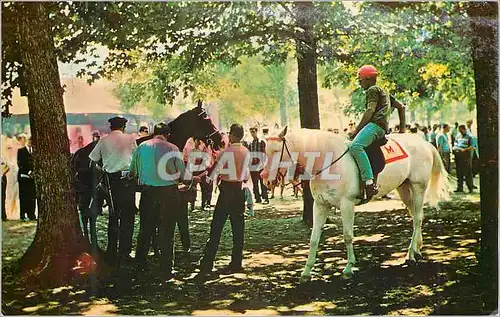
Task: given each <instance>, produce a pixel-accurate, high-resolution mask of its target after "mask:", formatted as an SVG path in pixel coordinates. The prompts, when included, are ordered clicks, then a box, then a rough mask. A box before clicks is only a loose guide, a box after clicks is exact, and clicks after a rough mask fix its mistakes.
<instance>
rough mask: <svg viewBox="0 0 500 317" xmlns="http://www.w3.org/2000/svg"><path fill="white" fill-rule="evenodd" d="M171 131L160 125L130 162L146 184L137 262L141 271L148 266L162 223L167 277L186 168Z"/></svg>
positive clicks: (162, 257) (132, 171) (162, 265)
mask: <svg viewBox="0 0 500 317" xmlns="http://www.w3.org/2000/svg"><path fill="white" fill-rule="evenodd" d="M169 133H170V128H169V127H168V125H167V124H165V123H163V122H162V123H158V124H156V125H155V127H154V132H153V135H154V137H153V138H152V139H151V140H148V141H145V142H143V143H142V144H141V145H140V146H139V147H138V148H137V150H136V151H135V153H134V155H133V157H132V162H131V164H130V174H131V175H132V176H134V177H137V179H138V183H139V184H140V185H141V186H142V194H141V201H140V204H139V210H140V219H141V221H140V231H139V239H138V243H137V252H136V261H137V265H138V267H139V269H140V270H145V269H146V268H147V262H146V256H147V254H148V251H149V248H150V245H151V239H152V237H153V235H154V234H155V229H156V227H157V226H158V230H159V241H158V244H159V247H160V250H161V253H160V254H161V255H160V268H161V274H162V275H163V277H165V278H166V279H170V278H171V277H172V267H173V259H174V232H175V225H176V223H177V219H178V217H179V211H180V210H179V208H180V197H179V189H178V187H177V184H178V183H179V181H180V179H182V178H183V177H184V171H185V167H184V163H183V161H182V154H181V152H180V151H179V148H178V147H177V146H176V145H174V144H172V143H170V142H168V140H167V139H168V135H169Z"/></svg>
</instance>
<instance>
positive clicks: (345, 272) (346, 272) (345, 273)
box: [342, 267, 354, 279]
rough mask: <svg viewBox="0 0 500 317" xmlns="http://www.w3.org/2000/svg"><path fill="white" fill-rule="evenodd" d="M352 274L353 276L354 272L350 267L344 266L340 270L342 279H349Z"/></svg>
mask: <svg viewBox="0 0 500 317" xmlns="http://www.w3.org/2000/svg"><path fill="white" fill-rule="evenodd" d="M353 276H354V272H353V271H352V268H351V267H346V268H344V270H343V271H342V278H344V279H349V278H351V277H353Z"/></svg>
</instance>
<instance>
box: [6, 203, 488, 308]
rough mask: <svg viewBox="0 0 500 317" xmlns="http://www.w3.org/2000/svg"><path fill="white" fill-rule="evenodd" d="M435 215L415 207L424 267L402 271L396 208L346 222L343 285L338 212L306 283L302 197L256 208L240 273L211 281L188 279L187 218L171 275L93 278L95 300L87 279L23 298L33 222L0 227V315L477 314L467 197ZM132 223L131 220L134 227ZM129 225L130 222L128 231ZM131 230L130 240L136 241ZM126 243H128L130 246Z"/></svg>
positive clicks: (198, 249)
mask: <svg viewBox="0 0 500 317" xmlns="http://www.w3.org/2000/svg"><path fill="white" fill-rule="evenodd" d="M453 198H454V199H453V200H452V201H451V202H448V203H445V204H443V208H442V210H441V211H440V212H438V213H436V212H435V211H431V210H426V213H425V220H424V224H423V234H424V247H423V255H424V260H423V261H421V262H420V263H419V264H418V265H417V266H407V265H405V263H404V260H405V259H404V258H405V255H406V251H407V247H408V245H409V241H410V237H411V232H412V222H411V218H410V217H409V215H408V213H407V211H406V210H404V209H402V208H401V204H400V202H399V201H396V200H390V201H378V202H374V203H370V204H368V205H366V206H364V207H359V208H358V209H357V213H356V220H355V225H356V226H355V236H356V237H357V238H356V240H355V246H354V248H355V253H356V257H357V260H358V263H357V265H356V267H357V269H358V271H357V272H356V274H355V276H354V277H353V278H351V279H344V278H342V276H341V271H342V269H343V266H344V265H345V262H346V260H345V258H346V251H345V246H344V244H343V240H342V225H341V220H340V215H339V213H336V214H334V213H333V212H332V214H331V216H330V218H331V223H330V224H327V225H326V226H325V229H324V233H323V236H322V241H321V243H320V249H319V253H318V260H317V262H316V265H315V268H314V269H313V274H314V275H313V279H312V281H311V282H309V283H306V284H299V283H298V278H299V275H300V272H301V271H302V269H303V267H304V264H305V261H306V259H307V251H308V243H309V236H310V229H309V228H307V227H306V226H305V225H304V224H303V223H302V222H301V214H300V209H301V201H298V200H295V199H293V198H285V200H280V199H279V198H277V199H275V200H274V201H273V202H272V203H271V205H269V206H262V205H258V206H259V207H258V208H257V209H256V216H255V217H252V218H247V222H246V228H245V239H246V240H245V260H244V266H245V268H246V271H245V273H239V274H234V275H215V276H214V277H213V278H212V279H210V280H208V281H207V282H206V283H204V284H201V283H198V282H196V281H195V280H193V279H192V277H193V275H194V274H193V272H194V271H195V269H196V263H197V260H198V259H199V256H200V255H201V253H202V249H203V246H204V243H205V241H206V239H207V238H208V235H209V226H210V218H211V213H210V212H203V211H199V210H195V211H193V212H191V213H190V232H191V239H192V250H193V252H192V253H193V254H192V256H186V255H184V254H182V252H180V250H182V248H181V246H180V243H177V244H176V250H178V251H179V252H177V253H176V270H178V274H177V277H176V278H175V279H174V280H172V281H169V282H166V281H163V280H161V279H160V278H159V277H158V276H157V274H155V273H157V272H158V270H159V268H158V266H157V262H156V259H155V258H154V256H153V255H151V258H150V260H151V262H152V264H153V270H152V271H151V273H150V274H148V275H146V276H138V275H137V274H135V271H134V270H133V267H126V268H124V269H123V270H120V271H119V272H117V273H116V274H110V275H109V276H104V277H101V278H100V280H99V283H100V285H101V287H102V294H101V296H100V297H93V296H91V295H90V287H89V283H88V282H87V281H83V282H82V283H78V284H75V285H68V286H66V287H62V288H57V289H50V290H36V291H27V290H26V287H25V286H23V285H19V284H17V283H16V280H15V278H14V277H13V276H12V275H11V273H10V270H9V268H10V267H12V266H13V265H15V261H16V260H17V259H19V257H20V256H21V255H22V254H23V252H24V250H26V248H27V247H28V245H29V244H30V242H31V240H32V239H33V236H34V231H35V225H36V224H35V223H34V222H20V221H8V222H4V223H3V224H2V229H3V232H2V238H3V244H2V246H3V251H2V261H3V265H2V273H3V281H2V283H3V285H2V286H3V287H2V311H3V312H4V313H5V314H37V315H40V314H90V315H96V314H97V315H102V314H126V315H156V314H165V315H173V314H175V315H191V314H192V315H210V314H216V315H223V314H257V315H276V314H286V315H307V314H328V315H330V314H333V315H341V314H349V315H354V314H356V315H358V314H377V315H382V314H388V315H392V314H397V315H418V314H481V313H484V312H483V311H482V308H481V307H482V301H481V285H480V277H481V276H480V274H478V269H477V260H476V252H477V251H478V247H479V244H478V241H479V236H480V231H479V230H480V212H479V202H478V196H477V195H462V196H460V195H455V196H454V197H453ZM106 223H107V219H106V217H105V216H103V217H101V218H100V219H99V224H98V230H99V244H100V246H101V247H105V244H106ZM136 225H138V218H137V219H136ZM229 227H230V226H229V225H228V224H226V227H225V229H224V232H223V236H222V239H221V245H220V248H219V253H218V257H217V262H216V268H220V267H221V266H224V265H225V264H227V263H228V262H229V259H230V253H231V247H232V239H231V232H230V228H229ZM136 228H137V226H136ZM137 231H138V230H136V232H135V235H137ZM134 241H136V239H134Z"/></svg>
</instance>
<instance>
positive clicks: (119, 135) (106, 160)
mask: <svg viewBox="0 0 500 317" xmlns="http://www.w3.org/2000/svg"><path fill="white" fill-rule="evenodd" d="M108 122H109V125H110V128H111V133H109V134H108V135H107V136H105V137H103V138H102V139H100V140H99V142H98V143H97V145H96V146H95V148H94V150H93V151H92V152H91V153H90V155H89V158H90V159H91V160H92V161H94V162H99V161H101V160H102V169H103V170H104V172H105V173H106V177H107V178H108V180H109V185H110V188H111V195H112V196H113V198H112V201H109V202H108V204H109V206H110V212H109V221H108V249H107V250H106V253H107V257H108V260H109V261H110V262H111V263H112V264H115V263H116V261H117V260H118V263H116V264H118V266H119V265H120V264H121V262H123V261H125V260H127V259H129V258H130V255H129V254H130V251H131V250H132V236H133V233H134V216H135V212H136V206H135V188H134V186H132V185H131V182H130V181H128V180H127V179H126V178H125V176H126V174H127V173H128V169H129V166H130V162H131V161H132V154H133V152H134V150H135V149H136V148H137V144H136V141H135V138H134V136H133V135H131V134H125V133H124V131H125V126H126V123H127V119H125V118H124V117H121V116H118V117H113V118H111V119H109V120H108ZM118 241H120V243H119V244H118ZM118 245H119V250H118ZM117 255H119V257H118V258H117Z"/></svg>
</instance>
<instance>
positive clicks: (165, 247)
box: [136, 185, 180, 272]
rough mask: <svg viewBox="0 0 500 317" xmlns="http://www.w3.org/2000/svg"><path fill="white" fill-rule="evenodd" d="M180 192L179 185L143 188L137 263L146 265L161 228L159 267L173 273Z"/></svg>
mask: <svg viewBox="0 0 500 317" xmlns="http://www.w3.org/2000/svg"><path fill="white" fill-rule="evenodd" d="M179 202H180V201H179V190H178V189H177V186H175V185H172V186H161V187H152V186H144V188H143V190H142V194H141V202H140V206H139V212H140V217H141V221H140V231H139V241H138V243H137V253H136V260H137V262H138V263H139V264H142V265H144V264H145V262H146V256H147V254H148V252H149V248H150V245H151V239H152V237H153V235H154V234H155V229H156V227H157V226H158V234H159V238H158V241H157V243H158V244H159V248H160V252H161V253H160V267H161V269H162V270H163V271H165V272H170V271H171V270H172V267H173V260H174V231H175V224H176V222H177V218H178V214H179Z"/></svg>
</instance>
